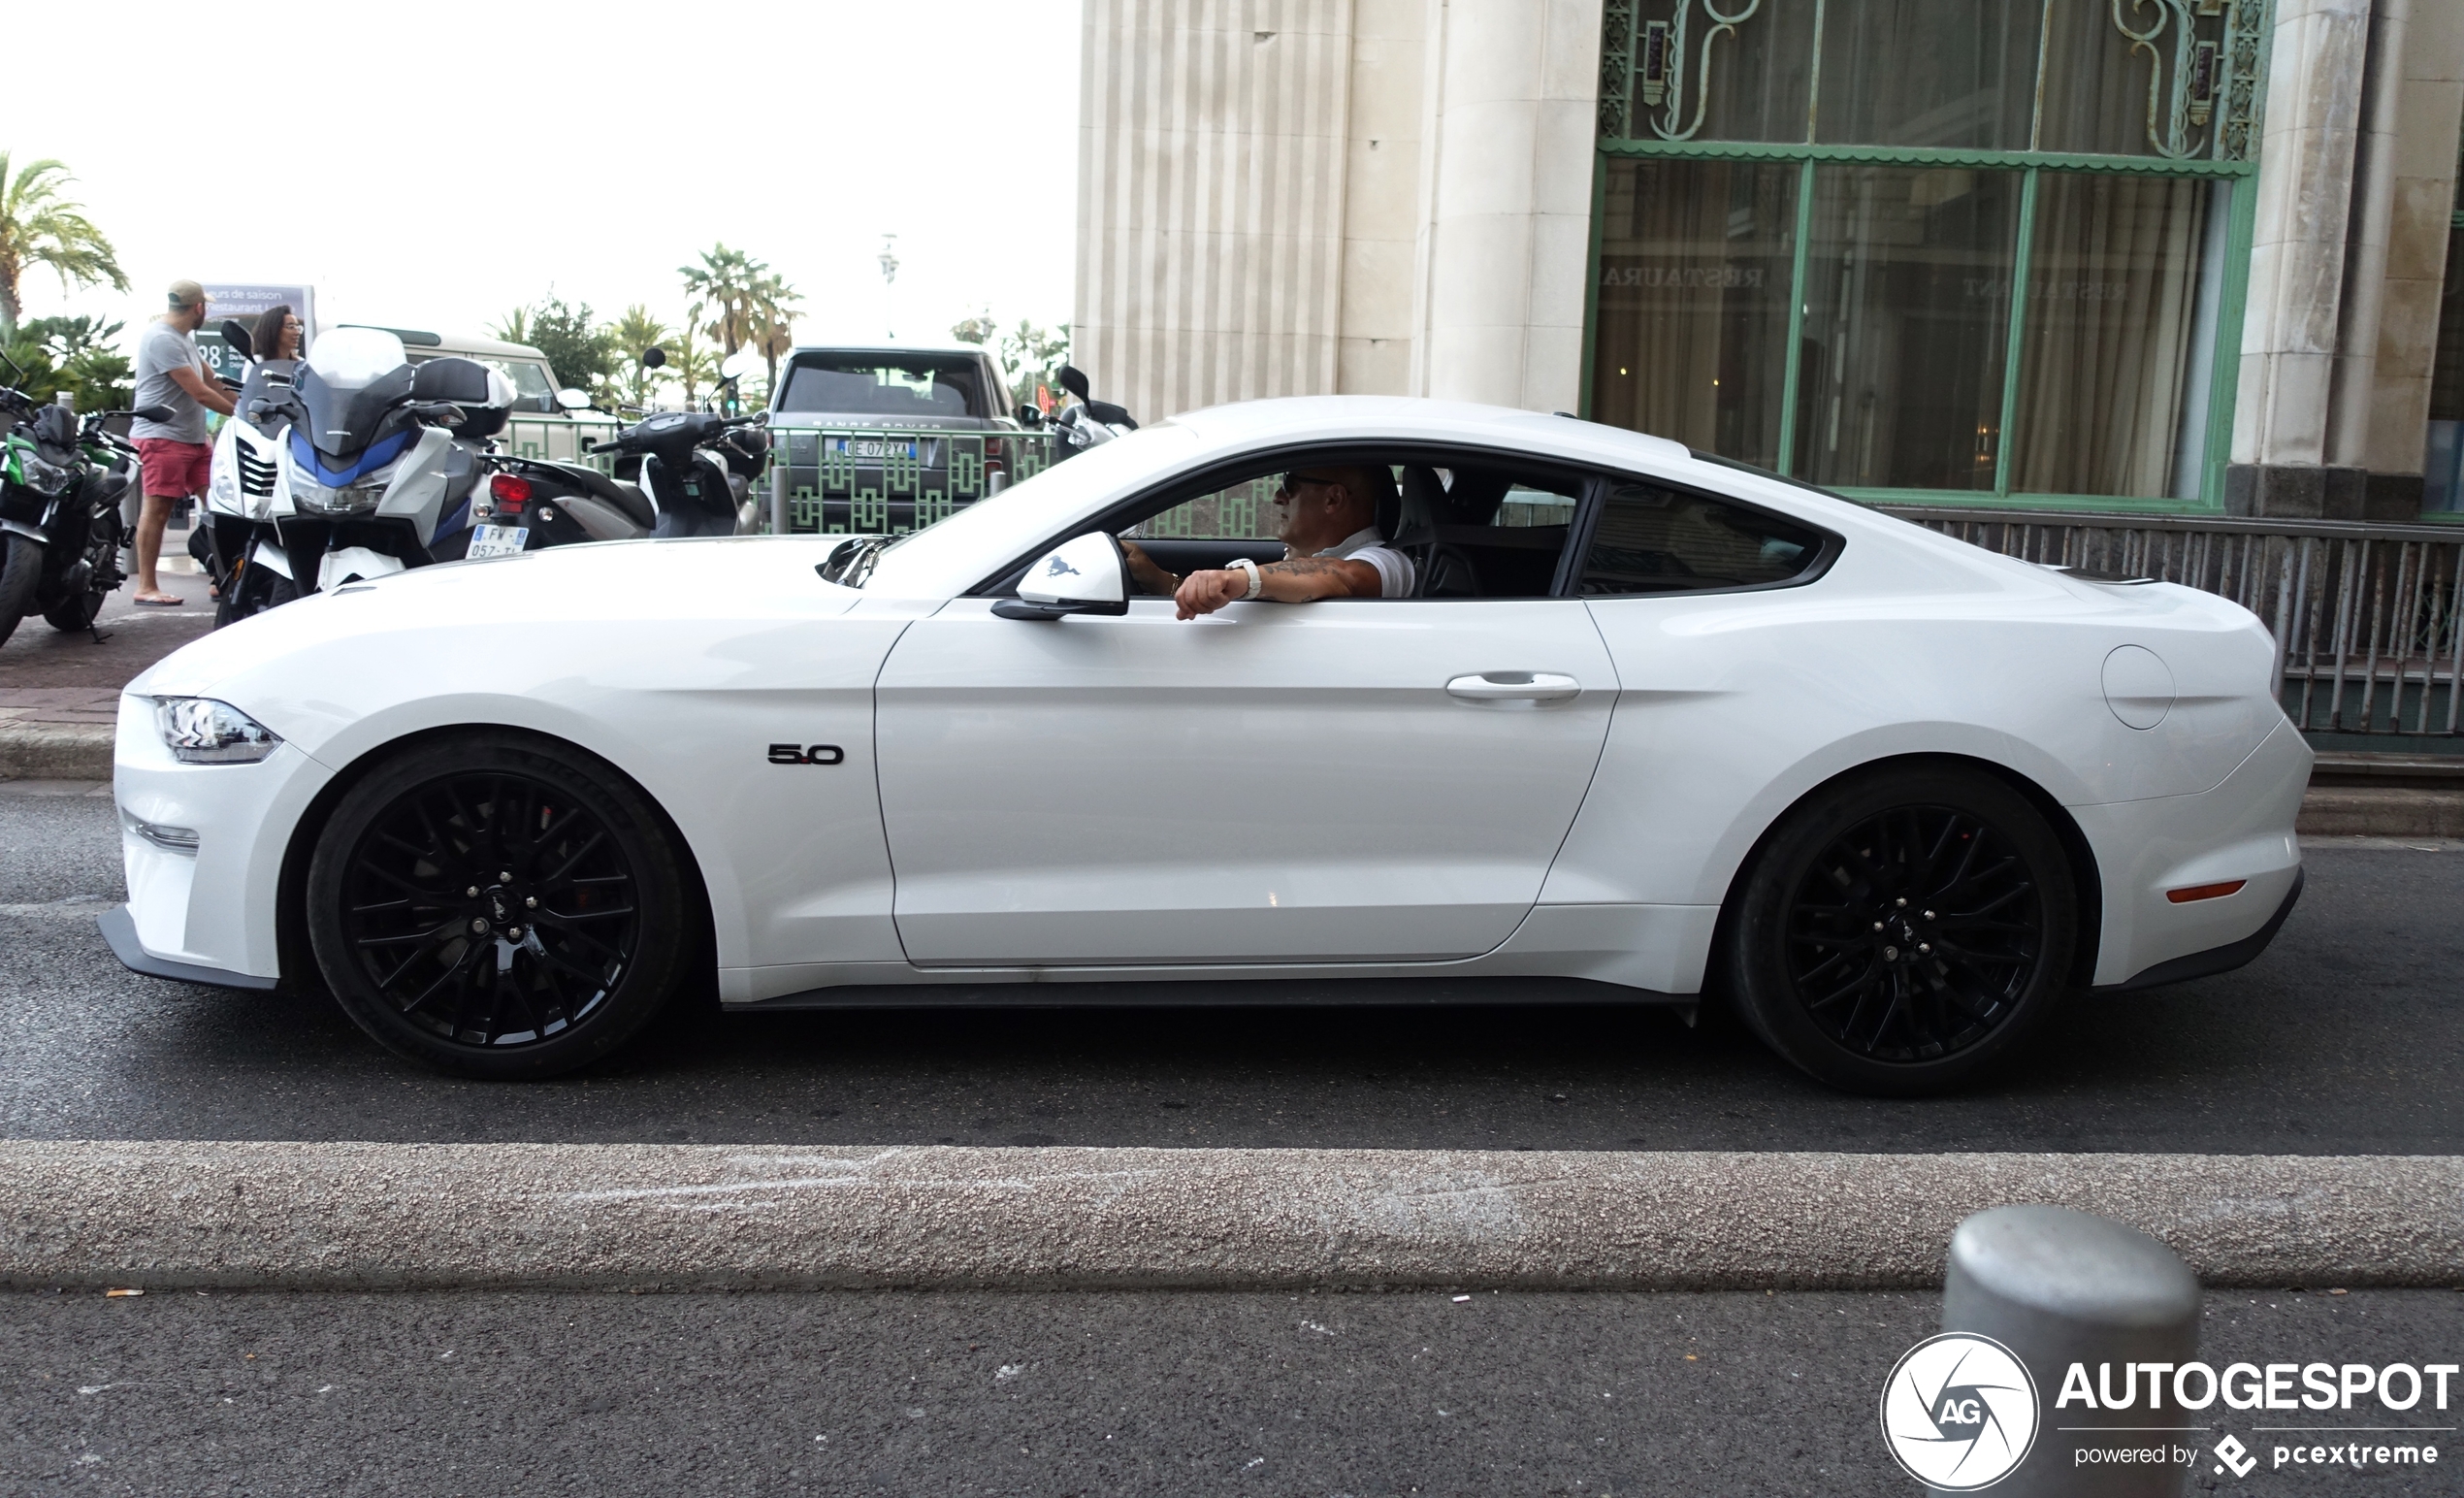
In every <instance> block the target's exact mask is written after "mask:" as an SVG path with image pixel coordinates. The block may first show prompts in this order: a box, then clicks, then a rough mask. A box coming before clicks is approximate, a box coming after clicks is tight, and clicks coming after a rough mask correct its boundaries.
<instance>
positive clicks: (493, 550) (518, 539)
mask: <svg viewBox="0 0 2464 1498" xmlns="http://www.w3.org/2000/svg"><path fill="white" fill-rule="evenodd" d="M530 539H531V532H530V530H529V528H528V527H526V526H518V525H480V526H472V527H471V528H470V550H469V551H466V552H464V553H463V555H464V556H465V557H468V558H470V559H471V560H473V561H476V560H478V559H479V558H481V557H509V556H512V555H514V554H515V553H517V552H519V551H520V550H521V549H522V548H523V546H524V545H526V544H527V543H528V542H529V541H530Z"/></svg>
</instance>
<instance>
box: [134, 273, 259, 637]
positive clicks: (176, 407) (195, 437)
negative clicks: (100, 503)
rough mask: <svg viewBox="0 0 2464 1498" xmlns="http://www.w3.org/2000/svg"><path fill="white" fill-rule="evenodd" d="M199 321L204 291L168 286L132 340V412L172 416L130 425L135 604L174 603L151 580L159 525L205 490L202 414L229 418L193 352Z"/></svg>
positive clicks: (208, 455)
mask: <svg viewBox="0 0 2464 1498" xmlns="http://www.w3.org/2000/svg"><path fill="white" fill-rule="evenodd" d="M205 320H206V288H205V287H203V286H200V285H198V284H197V283H196V282H195V281H192V280H176V281H173V282H172V283H171V306H170V309H169V310H167V311H165V312H164V313H163V315H162V316H161V317H160V318H158V319H157V320H155V321H153V322H151V323H148V324H146V331H145V333H144V334H143V335H141V336H140V337H139V339H138V341H137V399H136V405H137V407H138V408H139V409H141V410H142V409H144V408H145V407H148V406H159V407H163V408H165V409H166V410H168V411H169V412H170V413H171V414H170V416H169V418H168V419H166V420H162V421H148V420H146V419H144V418H143V417H141V418H139V419H138V420H136V421H133V422H130V423H129V428H128V435H129V436H130V437H132V438H134V439H135V440H136V442H137V461H138V464H139V466H140V471H141V472H142V474H143V477H144V484H145V494H146V507H145V509H144V510H143V511H142V512H141V513H140V514H139V515H138V517H137V588H136V599H137V602H140V603H166V604H176V603H178V602H179V601H180V600H179V596H178V594H175V593H166V592H164V591H163V586H162V583H161V582H160V581H159V580H157V579H156V577H155V576H154V568H155V565H156V563H157V562H159V561H160V560H161V557H162V550H163V527H164V526H165V525H167V524H168V523H169V522H170V520H171V511H172V506H173V505H177V504H178V503H179V502H180V501H181V500H184V499H187V498H188V497H190V496H191V495H199V494H203V493H205V492H206V482H207V478H208V475H209V474H210V473H211V471H212V467H213V449H212V448H211V447H209V446H208V445H206V438H207V433H206V412H207V411H209V410H215V411H220V412H221V413H222V414H223V415H226V416H228V415H230V414H231V412H232V410H233V407H232V404H231V397H230V396H229V395H228V394H226V393H225V392H224V391H223V388H222V387H221V386H220V385H218V384H216V383H214V380H213V377H212V376H211V374H209V373H208V372H207V370H206V365H205V360H204V358H203V356H201V355H200V354H199V353H198V352H197V338H196V333H197V329H198V328H199V327H201V326H203V325H204V323H205Z"/></svg>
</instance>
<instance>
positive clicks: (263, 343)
mask: <svg viewBox="0 0 2464 1498" xmlns="http://www.w3.org/2000/svg"><path fill="white" fill-rule="evenodd" d="M290 317H291V308H290V304H288V303H285V302H276V303H275V304H274V305H273V306H272V307H269V308H267V309H265V310H264V311H262V312H259V313H257V320H256V325H255V326H254V327H251V328H250V329H249V330H248V348H249V351H250V352H251V353H254V354H255V355H256V356H257V357H258V358H260V359H271V358H273V357H274V356H275V354H274V351H275V350H276V348H279V347H281V346H282V324H284V323H285V322H288V321H289V320H290ZM300 333H301V335H302V336H303V337H306V335H307V333H308V329H306V328H302V329H301V330H300ZM297 352H298V350H296V349H295V350H293V353H294V355H295V356H296V354H297Z"/></svg>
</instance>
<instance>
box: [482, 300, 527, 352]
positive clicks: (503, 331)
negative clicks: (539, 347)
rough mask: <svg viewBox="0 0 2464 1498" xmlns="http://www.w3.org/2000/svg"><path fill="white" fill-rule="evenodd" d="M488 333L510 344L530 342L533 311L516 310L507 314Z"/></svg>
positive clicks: (525, 309) (520, 308) (525, 308)
mask: <svg viewBox="0 0 2464 1498" xmlns="http://www.w3.org/2000/svg"><path fill="white" fill-rule="evenodd" d="M488 332H489V334H490V335H491V336H492V337H496V338H501V339H503V340H504V341H505V342H508V343H528V342H531V309H529V308H527V307H517V308H515V309H513V310H511V311H509V312H507V313H505V314H504V317H503V320H502V321H500V322H498V323H497V325H496V326H494V327H492V328H490V329H489V330H488Z"/></svg>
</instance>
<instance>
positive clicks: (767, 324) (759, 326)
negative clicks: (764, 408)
mask: <svg viewBox="0 0 2464 1498" xmlns="http://www.w3.org/2000/svg"><path fill="white" fill-rule="evenodd" d="M803 300H804V297H803V294H802V293H800V292H798V291H797V290H796V289H795V288H794V287H793V286H791V285H789V284H788V283H787V281H786V280H785V278H783V277H779V276H777V275H775V274H765V275H763V276H762V277H761V278H760V279H758V280H756V281H755V282H754V283H753V317H752V322H753V338H752V340H751V342H752V344H753V346H754V347H756V348H759V349H760V350H762V363H763V364H764V365H766V366H768V368H769V385H768V388H769V389H772V390H775V389H777V388H778V384H779V360H780V358H781V357H782V356H784V355H785V354H786V353H787V351H788V350H789V349H791V348H794V346H795V309H796V307H797V306H798V305H799V304H801V303H802V302H803Z"/></svg>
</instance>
